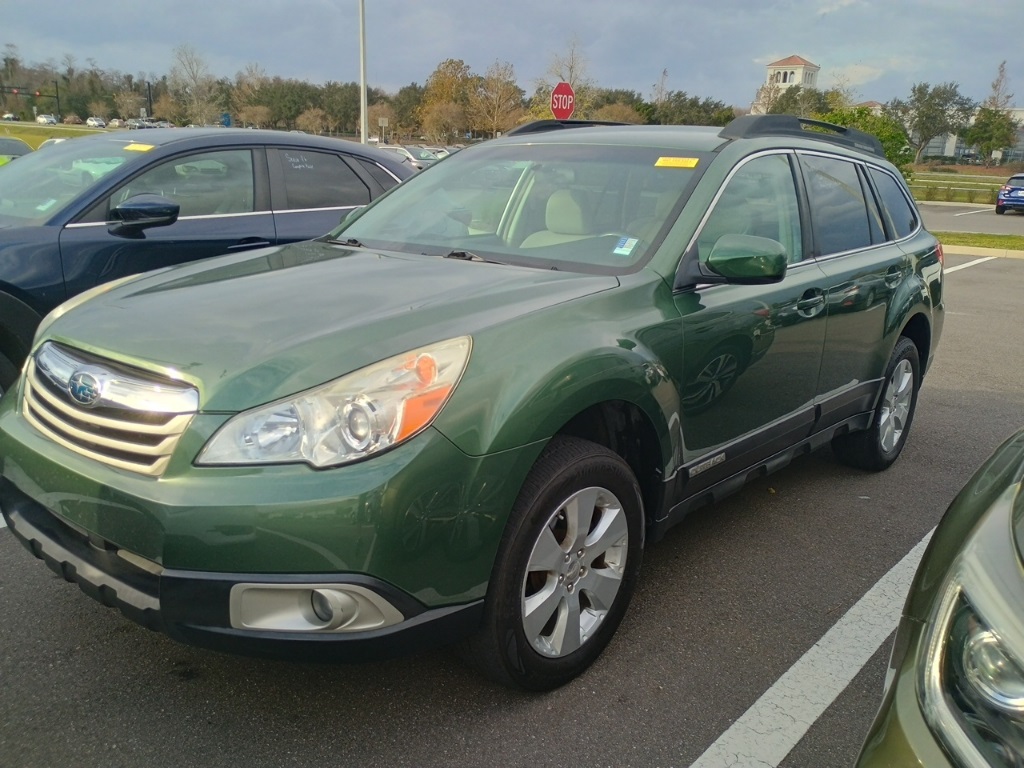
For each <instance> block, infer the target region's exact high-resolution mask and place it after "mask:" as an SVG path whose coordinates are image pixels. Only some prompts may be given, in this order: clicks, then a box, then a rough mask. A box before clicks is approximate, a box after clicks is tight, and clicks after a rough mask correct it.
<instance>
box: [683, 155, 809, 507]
mask: <svg viewBox="0 0 1024 768" xmlns="http://www.w3.org/2000/svg"><path fill="white" fill-rule="evenodd" d="M727 234H746V235H754V236H758V237H765V238H770V239H772V240H777V241H778V242H780V243H782V245H783V246H784V247H785V248H786V251H787V253H788V255H789V266H788V268H787V273H786V276H785V278H784V279H783V280H782V281H781V282H779V283H775V284H770V285H705V286H697V287H696V288H695V289H690V290H688V291H685V292H681V293H679V294H677V295H676V305H677V307H678V308H679V311H680V313H681V315H682V333H683V379H684V381H683V385H682V386H683V392H682V394H681V401H682V414H681V420H682V430H683V441H684V446H685V458H684V461H685V462H686V464H687V465H688V471H689V473H690V476H691V478H695V477H696V475H697V474H703V472H704V471H705V470H706V469H711V468H712V467H715V468H717V469H716V471H714V472H708V473H707V477H706V478H705V480H711V479H712V478H718V479H720V478H722V477H723V476H727V475H728V474H729V473H730V472H731V471H732V469H733V468H734V467H735V468H741V467H746V466H750V465H751V464H753V463H754V462H755V461H756V460H758V459H763V458H765V457H767V456H769V455H771V454H772V453H774V452H775V451H777V450H781V449H782V448H785V447H787V446H789V445H791V444H792V443H793V442H795V441H797V440H799V439H801V438H803V437H806V436H807V435H808V434H810V430H811V427H812V425H813V422H814V408H813V402H814V397H815V394H816V392H817V386H818V372H819V368H820V366H821V360H822V353H823V347H824V340H825V318H826V311H825V310H826V302H825V292H824V275H823V273H822V272H821V270H820V269H819V268H818V265H817V264H816V263H815V261H814V260H813V259H810V258H806V256H807V254H806V245H805V240H806V238H805V237H804V227H803V225H802V222H801V216H800V206H799V203H798V196H797V188H796V184H795V181H794V168H793V159H792V157H791V156H790V155H789V154H788V153H784V152H776V153H769V154H763V155H758V156H755V157H753V158H751V159H748V160H747V161H746V162H744V163H743V164H742V165H740V166H739V167H738V168H737V169H736V171H735V172H734V173H733V175H732V177H731V178H730V179H729V181H728V182H727V184H726V185H725V187H724V188H723V190H722V192H721V194H720V196H719V199H718V200H717V201H716V202H715V204H714V207H713V209H712V211H711V213H710V215H709V216H708V218H707V219H706V221H705V222H704V224H703V225H702V227H701V229H700V231H699V234H698V236H697V243H696V250H697V255H696V257H697V258H700V259H702V260H706V259H707V257H708V254H709V253H710V252H711V249H712V248H713V247H714V245H715V243H716V242H717V240H718V238H720V237H721V236H723V235H727ZM688 258H693V254H692V249H691V254H689V255H688ZM696 484H697V485H703V484H704V482H699V483H696ZM691 489H692V484H691Z"/></svg>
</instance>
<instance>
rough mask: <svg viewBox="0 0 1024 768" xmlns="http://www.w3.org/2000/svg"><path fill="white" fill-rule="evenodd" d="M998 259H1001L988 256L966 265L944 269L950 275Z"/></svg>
mask: <svg viewBox="0 0 1024 768" xmlns="http://www.w3.org/2000/svg"><path fill="white" fill-rule="evenodd" d="M998 258H999V257H998V256H986V257H984V258H982V259H975V260H974V261H968V262H967V263H966V264H958V265H956V266H955V267H946V269H944V270H943V272H945V273H946V274H947V275H948V274H949V273H950V272H956V271H957V270H958V269H967V268H968V267H973V266H974V265H975V264H982V263H984V262H986V261H992V259H998Z"/></svg>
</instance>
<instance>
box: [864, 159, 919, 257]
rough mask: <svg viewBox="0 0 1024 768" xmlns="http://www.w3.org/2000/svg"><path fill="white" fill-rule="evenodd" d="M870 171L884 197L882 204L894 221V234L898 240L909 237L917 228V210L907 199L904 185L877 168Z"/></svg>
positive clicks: (880, 193)
mask: <svg viewBox="0 0 1024 768" xmlns="http://www.w3.org/2000/svg"><path fill="white" fill-rule="evenodd" d="M870 173H871V180H872V181H873V182H874V183H875V188H876V189H877V190H878V194H879V196H881V198H882V206H883V207H884V208H885V212H886V213H887V214H888V216H889V221H890V222H891V223H892V229H893V234H895V236H896V239H897V240H899V239H900V238H903V237H907V236H908V235H910V234H911V233H912V232H913V231H914V230H915V229H917V211H915V210H914V206H913V205H911V204H910V201H909V200H907V196H906V195H905V194H904V193H903V188H902V186H901V185H900V183H899V182H898V181H896V179H894V178H893V177H892V176H890V175H889V174H888V173H886V172H885V171H880V170H878V169H877V168H872V169H871V171H870Z"/></svg>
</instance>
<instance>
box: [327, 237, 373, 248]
mask: <svg viewBox="0 0 1024 768" xmlns="http://www.w3.org/2000/svg"><path fill="white" fill-rule="evenodd" d="M327 242H329V243H333V244H334V245H347V246H350V247H352V248H365V247H366V246H365V245H363V244H362V243H360V242H359V241H358V240H356V239H355V238H354V237H350V238H348V239H347V240H328V241H327Z"/></svg>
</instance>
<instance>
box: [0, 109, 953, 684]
mask: <svg viewBox="0 0 1024 768" xmlns="http://www.w3.org/2000/svg"><path fill="white" fill-rule="evenodd" d="M808 128H810V129H812V130H808ZM942 307H943V304H942V251H941V248H940V246H939V244H938V242H937V241H936V240H935V238H934V237H932V236H931V235H930V234H929V233H928V232H926V231H925V230H924V229H923V228H922V225H921V220H920V216H919V215H918V213H917V210H916V208H915V206H914V204H913V202H912V200H911V198H910V196H909V194H908V193H907V189H906V186H905V185H904V183H903V181H902V179H901V177H900V174H899V173H898V172H897V171H896V169H895V168H894V167H893V166H892V165H890V164H889V163H888V162H886V160H885V158H884V155H883V153H882V149H881V146H880V145H879V143H878V141H877V140H875V139H874V138H872V137H870V136H867V135H865V134H862V133H859V132H857V131H853V130H848V129H844V128H838V127H836V126H828V125H825V124H817V123H813V124H809V123H808V121H802V120H798V119H797V118H794V117H787V116H762V117H746V118H740V119H738V120H736V121H734V122H733V123H732V124H730V125H729V126H728V127H726V128H725V129H722V130H719V129H717V128H694V127H675V126H665V127H653V126H609V125H587V124H584V125H580V124H576V123H558V122H554V121H548V122H542V123H539V124H531V125H529V126H525V127H524V128H522V129H518V130H515V131H512V132H510V134H509V135H507V136H505V137H503V138H501V139H498V140H495V141H490V142H486V143H484V144H480V145H477V146H474V147H471V148H469V149H466V150H464V151H462V152H459V153H457V154H456V155H453V156H452V157H449V158H447V159H446V160H445V161H444V162H442V163H438V164H437V165H436V166H434V167H433V168H430V169H428V170H427V171H425V172H423V173H421V174H419V175H417V176H415V177H414V178H412V179H410V180H408V181H407V182H405V183H403V184H402V185H400V186H399V187H397V188H395V189H394V190H393V191H392V192H390V193H389V194H387V195H386V196H384V197H382V198H381V199H380V200H379V201H377V202H375V203H374V204H372V205H370V206H368V207H366V208H364V209H361V210H359V211H357V212H355V213H353V214H352V215H350V216H349V217H348V218H346V219H345V220H344V221H343V222H342V223H341V225H340V226H339V227H338V228H337V229H335V230H334V231H333V232H331V233H330V234H328V235H326V236H325V237H322V238H320V239H318V240H315V241H312V242H306V243H300V244H295V245H289V246H283V247H278V248H268V249H264V250H260V251H253V252H247V253H239V254H235V255H229V256H226V257H223V258H220V259H217V260H214V261H207V262H203V263H198V264H192V265H188V266H184V267H180V268H172V269H167V270H164V271H160V272H153V273H149V274H146V275H142V276H137V277H134V278H128V279H124V280H121V281H118V282H116V283H111V284H107V285H105V286H102V287H100V288H98V289H95V290H93V291H91V292H89V293H88V294H85V295H81V296H79V297H77V298H75V299H73V300H72V301H70V302H68V303H67V304H64V305H62V306H61V307H59V308H58V309H56V310H55V311H54V312H53V313H51V314H50V315H49V316H48V317H47V318H46V319H45V320H44V321H43V323H42V325H41V326H40V328H39V331H38V334H37V337H36V340H35V342H34V345H33V351H32V354H31V355H30V357H29V359H28V361H27V363H26V366H25V369H24V372H23V375H22V377H21V379H20V381H19V384H18V385H17V387H16V388H15V389H13V390H12V391H11V392H10V393H9V394H8V395H7V396H5V397H4V399H3V401H2V403H0V457H2V458H0V461H2V482H0V508H2V510H3V514H4V517H5V519H6V520H7V523H8V526H9V527H10V530H11V532H12V533H13V534H14V535H15V536H16V537H18V538H19V539H20V540H21V541H22V542H23V543H24V544H25V545H26V546H27V547H28V549H29V550H30V551H31V552H32V553H33V554H34V555H36V556H37V557H39V558H41V559H43V560H45V561H46V563H47V564H48V565H49V566H50V567H51V568H53V569H54V570H56V571H57V572H58V573H61V574H63V575H64V577H65V578H67V579H68V580H69V581H73V582H77V583H78V585H79V586H80V587H81V588H82V590H83V591H85V592H86V593H87V594H89V595H91V596H92V597H94V598H96V599H98V600H100V601H102V602H103V603H105V604H106V605H109V606H116V607H117V608H119V609H120V610H121V611H122V612H123V613H124V614H126V615H127V616H128V617H130V618H132V619H134V620H136V621H138V622H140V623H142V624H144V625H145V626H147V627H151V628H153V629H156V630H160V631H163V632H166V633H167V634H168V635H170V636H171V637H173V638H175V639H177V640H181V641H184V642H188V643H194V644H197V645H202V646H207V647H211V648H218V649H224V650H231V651H238V652H246V653H256V654H275V655H282V654H284V655H289V656H292V657H294V658H302V659H306V658H309V657H311V656H314V655H319V656H324V657H327V658H336V659H340V660H346V659H348V660H351V659H367V658H377V657H381V656H387V655H392V654H395V653H399V652H403V651H409V650H415V649H421V648H426V647H429V646H432V645H437V644H441V643H448V642H454V641H462V644H463V647H464V650H465V652H466V655H467V656H468V657H469V658H470V659H471V660H472V661H473V662H474V663H475V664H476V665H477V666H478V667H479V668H480V669H481V670H483V671H484V672H485V673H486V674H488V675H489V676H491V677H493V678H495V679H497V680H500V681H503V682H505V683H509V684H514V685H519V686H522V687H524V688H528V689H536V690H542V689H548V688H552V687H555V686H558V685H560V684H562V683H565V682H566V681H568V680H570V679H571V678H573V677H574V676H576V675H578V674H579V673H580V672H582V671H583V670H585V669H586V668H587V666H588V665H589V664H591V663H592V662H593V661H594V659H595V658H596V657H597V656H598V654H600V653H601V651H602V650H603V649H604V647H605V646H606V645H607V644H608V642H609V640H610V639H611V637H612V635H613V633H614V632H615V630H616V627H617V626H618V624H619V622H620V621H621V620H622V618H623V615H624V614H625V612H626V608H627V605H628V603H629V600H630V597H631V595H632V594H633V591H634V589H635V587H636V583H637V578H638V576H639V572H640V562H641V558H642V556H643V551H644V547H645V545H647V544H649V543H651V542H653V541H655V540H657V539H658V538H659V537H661V536H662V535H663V534H664V533H665V531H666V530H667V529H668V528H670V527H671V526H672V525H674V524H676V523H678V522H679V521H680V520H682V519H683V518H684V517H685V516H686V514H687V513H688V512H689V511H691V510H692V509H694V508H696V507H698V506H701V505H703V504H706V503H708V502H713V501H715V500H717V499H719V498H721V497H722V496H724V495H726V494H728V493H730V492H732V491H735V490H737V489H738V488H740V487H741V486H742V485H743V483H744V482H745V481H746V480H747V479H748V478H750V477H754V476H758V475H761V474H764V473H766V472H772V471H775V470H777V469H779V468H780V467H783V466H784V465H786V464H787V463H788V462H789V461H790V460H791V459H792V458H793V457H794V456H797V455H799V454H802V453H805V452H807V451H810V450H813V449H815V448H817V447H819V446H822V445H825V444H828V443H831V444H832V446H833V448H834V451H835V454H836V455H837V456H838V457H839V458H840V459H841V460H843V461H845V462H848V463H851V464H854V465H856V466H859V467H863V468H866V469H872V470H880V469H884V468H885V467H887V466H888V465H889V464H891V463H892V462H893V461H895V460H896V458H897V457H898V456H899V454H900V451H901V450H902V449H903V446H904V444H905V442H906V440H907V435H908V433H909V430H910V425H911V421H912V419H913V415H914V407H915V404H916V403H917V395H918V391H919V388H920V386H921V381H922V377H923V376H924V373H925V371H926V370H927V368H928V365H929V363H930V362H931V360H932V358H933V356H934V352H935V347H936V344H937V342H938V340H939V334H940V331H941V328H942Z"/></svg>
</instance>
